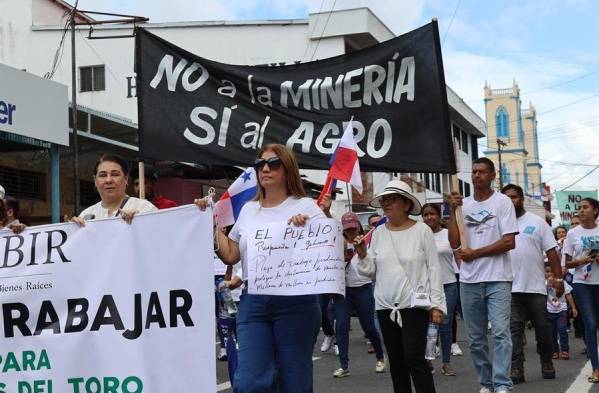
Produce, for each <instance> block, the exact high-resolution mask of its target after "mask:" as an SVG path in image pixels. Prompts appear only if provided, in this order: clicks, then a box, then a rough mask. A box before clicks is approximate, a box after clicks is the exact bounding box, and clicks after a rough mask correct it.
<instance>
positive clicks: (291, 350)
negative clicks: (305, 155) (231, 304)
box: [195, 144, 325, 393]
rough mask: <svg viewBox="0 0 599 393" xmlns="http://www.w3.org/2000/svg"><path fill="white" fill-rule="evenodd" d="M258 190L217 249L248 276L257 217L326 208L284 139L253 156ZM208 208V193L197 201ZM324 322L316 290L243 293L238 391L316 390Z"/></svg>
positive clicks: (308, 215)
mask: <svg viewBox="0 0 599 393" xmlns="http://www.w3.org/2000/svg"><path fill="white" fill-rule="evenodd" d="M254 167H255V168H256V173H257V177H258V185H259V190H258V195H257V196H256V198H255V200H253V201H250V202H248V203H246V204H245V205H244V206H243V208H242V209H241V212H240V213H239V217H238V219H237V222H236V223H235V225H234V226H233V229H232V230H231V232H230V233H229V236H228V237H227V236H225V235H224V234H222V233H221V232H217V239H216V241H217V244H216V246H217V252H216V253H217V255H218V257H219V258H220V259H221V260H222V261H223V262H224V263H226V264H228V265H233V264H235V263H237V262H239V261H241V264H242V267H243V280H244V281H245V280H247V277H248V261H247V260H246V250H247V241H248V238H247V236H248V233H247V231H248V230H249V229H250V227H251V226H253V225H255V223H258V222H259V223H268V222H280V221H285V222H288V223H289V224H293V225H300V226H301V225H304V224H305V223H306V222H307V221H308V220H309V219H314V218H324V217H325V214H324V213H323V211H322V210H321V209H320V208H319V207H318V206H317V205H316V203H315V202H314V200H313V199H311V198H308V197H306V193H305V191H304V188H303V185H302V182H301V178H300V174H299V168H298V164H297V161H296V159H295V156H294V155H293V153H292V152H291V151H290V150H289V149H288V148H286V147H285V146H283V145H278V144H272V145H268V146H266V147H265V148H263V149H262V150H261V151H260V153H259V154H258V159H257V160H256V161H255V162H254ZM195 203H196V205H198V207H199V208H200V209H202V210H204V209H206V207H207V205H208V200H207V199H206V198H204V199H199V200H196V201H195ZM319 328H320V305H319V302H318V296H317V295H301V296H269V295H252V294H247V293H246V294H243V295H242V296H241V303H240V305H239V312H238V314H237V336H238V339H239V352H238V359H239V366H238V368H237V372H236V374H235V385H234V386H233V389H234V391H235V392H236V393H268V392H273V391H280V392H285V393H310V392H312V389H313V388H312V379H313V375H312V350H313V348H314V344H315V343H316V338H317V336H318V331H319Z"/></svg>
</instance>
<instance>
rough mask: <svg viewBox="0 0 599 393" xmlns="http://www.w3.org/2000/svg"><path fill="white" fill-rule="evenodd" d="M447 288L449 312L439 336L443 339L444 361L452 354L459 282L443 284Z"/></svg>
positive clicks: (448, 359) (446, 298)
mask: <svg viewBox="0 0 599 393" xmlns="http://www.w3.org/2000/svg"><path fill="white" fill-rule="evenodd" d="M443 289H444V290H445V302H446V303H447V314H446V315H445V317H444V318H443V322H442V323H441V326H439V338H440V339H441V352H442V354H443V363H449V362H450V358H449V357H450V356H451V342H452V341H453V340H452V336H453V332H452V326H453V319H454V318H455V307H456V303H457V300H458V284H457V283H455V282H452V283H451V284H445V285H443Z"/></svg>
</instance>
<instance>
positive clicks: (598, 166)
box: [561, 165, 599, 191]
mask: <svg viewBox="0 0 599 393" xmlns="http://www.w3.org/2000/svg"><path fill="white" fill-rule="evenodd" d="M597 169H599V165H596V166H595V167H594V168H593V169H591V170H590V171H588V172H587V173H586V174H585V175H584V176H582V177H581V178H580V179H578V180H576V181H575V182H574V183H572V184H570V185H569V186H568V187H564V188H562V189H561V191H564V190H566V189H568V188H570V187H572V186H573V185H575V184H577V183H578V182H580V181H581V180H582V179H584V178H585V177H587V176H588V175H590V174H591V173H593V172H595V171H596V170H597Z"/></svg>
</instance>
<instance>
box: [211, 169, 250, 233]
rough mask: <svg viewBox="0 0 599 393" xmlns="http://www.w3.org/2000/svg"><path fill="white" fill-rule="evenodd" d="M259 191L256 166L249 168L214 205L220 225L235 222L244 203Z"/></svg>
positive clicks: (223, 225)
mask: <svg viewBox="0 0 599 393" xmlns="http://www.w3.org/2000/svg"><path fill="white" fill-rule="evenodd" d="M257 192H258V181H257V179H256V171H255V170H254V168H247V169H246V170H245V171H243V173H242V174H241V175H240V176H239V177H238V178H237V180H235V181H234V182H233V184H231V186H229V188H228V189H227V191H226V192H225V193H224V194H223V195H222V196H221V197H220V199H219V200H218V202H216V204H215V205H214V214H215V215H216V223H217V225H218V227H219V228H224V227H227V226H229V225H233V224H235V221H236V220H237V217H239V212H240V211H241V208H242V207H243V205H245V203H246V202H247V201H249V200H251V199H253V198H254V197H255V196H256V193H257Z"/></svg>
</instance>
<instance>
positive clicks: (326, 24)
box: [310, 0, 337, 61]
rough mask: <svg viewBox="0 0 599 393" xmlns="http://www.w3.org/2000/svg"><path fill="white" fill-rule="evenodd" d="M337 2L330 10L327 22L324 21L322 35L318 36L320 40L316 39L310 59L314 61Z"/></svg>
mask: <svg viewBox="0 0 599 393" xmlns="http://www.w3.org/2000/svg"><path fill="white" fill-rule="evenodd" d="M335 4H337V0H335V1H333V6H332V7H331V10H330V11H329V15H328V16H327V20H326V22H324V27H323V28H322V33H320V37H318V41H316V47H315V48H314V52H312V56H311V57H310V61H312V60H313V59H314V56H316V51H317V50H318V45H320V40H322V37H323V36H324V32H325V30H326V29H327V26H328V24H329V20H330V19H331V15H333V10H334V9H335Z"/></svg>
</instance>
